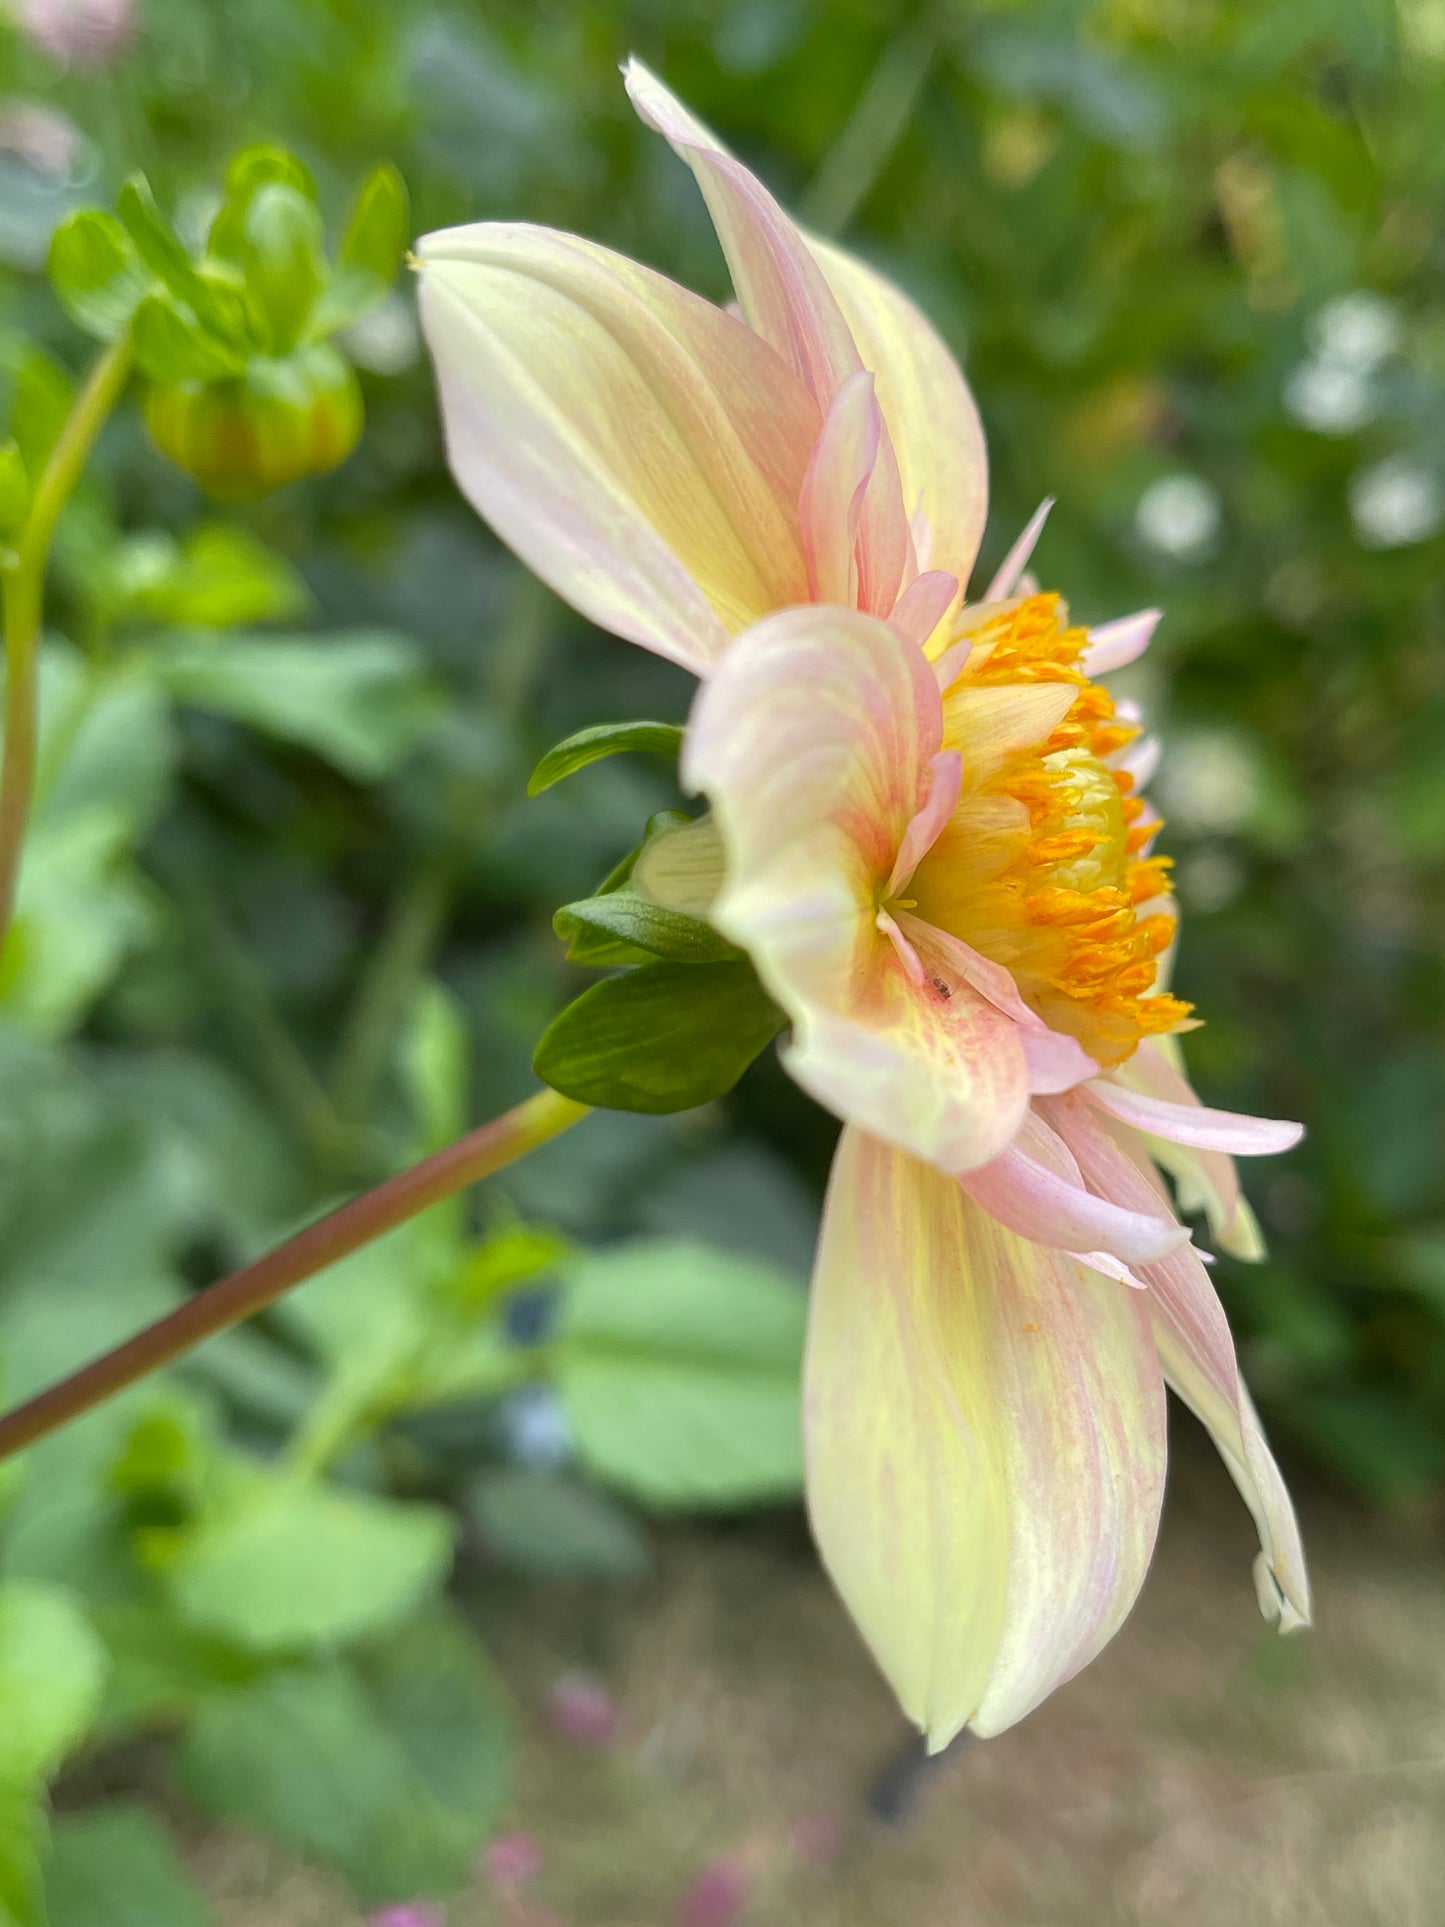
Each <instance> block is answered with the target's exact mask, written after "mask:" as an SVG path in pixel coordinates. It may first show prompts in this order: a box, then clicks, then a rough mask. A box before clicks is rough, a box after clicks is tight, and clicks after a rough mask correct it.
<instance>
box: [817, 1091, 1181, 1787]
mask: <svg viewBox="0 0 1445 1927" xmlns="http://www.w3.org/2000/svg"><path fill="white" fill-rule="evenodd" d="M1163 1404H1164V1401H1163V1385H1162V1380H1161V1377H1160V1373H1159V1367H1158V1362H1157V1359H1156V1357H1155V1355H1154V1350H1153V1345H1152V1342H1151V1340H1150V1338H1149V1327H1148V1323H1147V1319H1146V1316H1145V1312H1144V1309H1143V1302H1142V1297H1141V1295H1140V1294H1138V1293H1135V1292H1129V1291H1120V1290H1119V1289H1118V1287H1117V1285H1116V1284H1114V1283H1113V1282H1112V1281H1109V1280H1105V1279H1102V1278H1100V1277H1098V1276H1097V1275H1096V1274H1095V1273H1094V1272H1093V1271H1091V1270H1089V1269H1087V1268H1086V1267H1085V1266H1084V1265H1082V1264H1081V1263H1080V1262H1079V1261H1077V1260H1074V1259H1070V1258H1066V1257H1064V1256H1063V1255H1062V1254H1060V1253H1057V1252H1052V1251H1048V1250H1046V1249H1045V1248H1044V1247H1042V1246H1040V1245H1036V1244H1031V1243H1029V1242H1027V1241H1026V1240H1024V1239H1021V1238H1017V1237H1015V1236H1013V1234H1011V1233H1010V1232H1008V1231H1005V1230H1004V1229H1003V1228H1002V1227H1001V1226H999V1225H998V1224H996V1223H995V1222H994V1221H993V1220H992V1219H990V1218H989V1217H987V1216H986V1215H985V1214H984V1213H983V1212H981V1211H979V1210H977V1209H976V1207H974V1206H973V1205H972V1204H971V1203H970V1201H969V1200H968V1199H967V1198H966V1197H965V1196H964V1194H963V1192H962V1191H961V1190H960V1188H959V1187H958V1186H957V1185H956V1184H952V1183H950V1182H949V1181H948V1180H947V1179H946V1178H943V1177H940V1176H939V1175H938V1174H937V1173H936V1172H934V1171H932V1170H930V1169H929V1168H928V1167H927V1166H925V1165H923V1164H920V1163H919V1162H918V1161H917V1160H915V1159H912V1158H909V1157H906V1156H904V1155H903V1154H901V1153H900V1152H898V1151H896V1150H893V1149H891V1148H889V1147H888V1146H885V1145H883V1144H880V1143H878V1142H877V1141H875V1140H873V1139H870V1138H868V1137H866V1136H864V1135H863V1133H861V1132H859V1131H856V1130H852V1129H849V1130H846V1131H845V1132H844V1133H843V1138H842V1141H841V1143H840V1146H839V1150H838V1156H837V1159H836V1161H835V1164H834V1168H833V1176H832V1179H831V1182H830V1185H829V1191H828V1202H827V1205H826V1207H825V1211H824V1220H823V1230H822V1236H821V1239H820V1243H819V1251H818V1260H817V1268H816V1271H815V1275H814V1282H813V1297H812V1307H811V1314H810V1322H809V1334H808V1349H807V1357H806V1362H805V1366H804V1391H803V1405H804V1433H805V1439H806V1445H807V1468H808V1479H807V1485H808V1506H809V1511H810V1514H811V1517H812V1522H813V1529H814V1532H815V1534H816V1536H817V1540H818V1544H819V1547H820V1550H821V1552H822V1556H823V1560H824V1563H825V1565H826V1566H827V1568H828V1570H829V1572H830V1573H831V1575H832V1577H833V1580H834V1582H835V1584H836V1585H837V1587H838V1589H839V1591H840V1593H841V1594H842V1596H843V1599H844V1602H845V1603H846V1605H847V1606H848V1608H849V1610H850V1611H851V1612H852V1614H853V1616H854V1618H855V1619H856V1620H857V1622H858V1625H859V1627H860V1629H861V1631H862V1633H863V1636H864V1638H865V1639H866V1640H867V1642H868V1644H869V1646H870V1647H871V1648H872V1651H873V1654H874V1657H875V1658H876V1659H877V1661H878V1664H879V1666H880V1667H881V1668H882V1670H883V1672H884V1673H885V1674H886V1676H887V1678H888V1680H889V1682H890V1683H891V1685H892V1686H893V1689H894V1691H895V1692H896V1693H897V1695H898V1697H899V1699H900V1701H901V1702H902V1705H903V1708H904V1711H905V1712H906V1713H907V1714H908V1715H909V1717H910V1718H911V1719H913V1720H915V1721H916V1722H917V1724H918V1725H919V1726H920V1727H921V1728H922V1729H923V1730H924V1732H925V1733H926V1735H927V1736H928V1742H929V1745H930V1747H931V1748H934V1749H936V1748H939V1747H941V1746H944V1745H946V1744H947V1743H948V1741H949V1740H950V1739H951V1738H952V1737H953V1736H954V1735H955V1734H956V1733H957V1732H958V1731H959V1730H960V1729H961V1728H962V1727H964V1726H965V1725H971V1726H973V1728H974V1729H975V1730H976V1731H978V1732H979V1733H984V1734H989V1733H997V1732H1000V1731H1002V1730H1003V1729H1004V1728H1005V1727H1007V1726H1010V1725H1012V1724H1013V1723H1014V1722H1015V1721H1016V1720H1018V1719H1021V1718H1022V1717H1023V1715H1024V1714H1025V1713H1027V1712H1028V1711H1029V1710H1030V1709H1031V1708H1032V1707H1034V1706H1036V1705H1037V1704H1038V1702H1039V1701H1040V1700H1041V1699H1043V1698H1044V1697H1045V1696H1046V1695H1047V1694H1048V1693H1049V1692H1051V1691H1052V1690H1053V1689H1054V1687H1056V1686H1058V1685H1060V1684H1061V1683H1062V1682H1063V1681H1064V1680H1066V1679H1069V1678H1070V1677H1072V1675H1073V1674H1074V1673H1076V1672H1077V1671H1078V1670H1079V1668H1080V1667H1081V1666H1083V1665H1085V1664H1086V1663H1087V1662H1088V1661H1089V1660H1090V1659H1091V1658H1092V1657H1093V1656H1094V1654H1095V1653H1097V1652H1098V1651H1099V1649H1100V1647H1102V1646H1103V1645H1104V1644H1105V1642H1106V1641H1107V1640H1108V1639H1109V1638H1110V1637H1111V1636H1112V1635H1113V1633H1114V1632H1115V1631H1116V1630H1117V1628H1118V1626H1119V1625H1120V1623H1121V1621H1122V1620H1123V1618H1124V1616H1125V1614H1126V1613H1127V1612H1128V1610H1129V1607H1130V1605H1131V1604H1132V1603H1133V1600H1134V1597H1135V1595H1136V1593H1137V1592H1138V1589H1139V1585H1140V1582H1141V1581H1142V1579H1143V1576H1144V1571H1145V1568H1146V1566H1147V1565H1148V1561H1149V1555H1150V1551H1151V1549H1152V1546H1153V1542H1154V1533H1155V1529H1156V1525H1157V1520H1158V1514H1159V1502H1160V1497H1161V1493H1162V1488H1163V1476H1164V1413H1163Z"/></svg>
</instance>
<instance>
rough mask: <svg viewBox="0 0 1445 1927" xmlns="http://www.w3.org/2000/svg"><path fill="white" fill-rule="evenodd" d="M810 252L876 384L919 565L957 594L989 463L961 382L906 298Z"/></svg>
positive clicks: (835, 252)
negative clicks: (939, 572) (946, 580)
mask: <svg viewBox="0 0 1445 1927" xmlns="http://www.w3.org/2000/svg"><path fill="white" fill-rule="evenodd" d="M810 245H811V247H812V249H813V252H814V254H815V255H816V256H817V258H818V260H819V261H820V262H821V263H822V267H823V272H824V273H825V274H826V275H827V277H828V284H829V286H830V287H831V288H832V290H833V293H834V295H835V296H836V297H837V300H838V304H839V306H840V307H841V308H842V310H843V315H844V318H845V319H846V321H847V323H848V326H849V328H850V329H851V331H852V334H853V339H854V341H855V342H856V343H857V345H858V350H859V353H860V354H861V355H862V357H863V365H864V367H865V368H871V369H872V371H873V373H874V375H875V376H876V378H877V382H878V400H879V404H880V406H881V407H882V409H883V419H884V420H885V421H886V422H887V424H888V427H889V431H890V433H891V436H892V440H893V447H894V449H895V450H896V451H897V456H898V467H899V472H900V476H901V480H902V489H903V500H904V501H905V502H906V503H907V504H908V505H909V507H910V509H911V510H912V511H913V514H912V521H913V525H914V530H915V537H914V539H915V543H916V544H917V549H918V554H919V560H920V566H921V567H923V568H933V569H944V570H946V571H947V572H948V573H949V574H950V575H952V576H955V577H956V578H957V580H958V582H959V585H960V586H962V585H963V584H965V583H966V582H967V581H968V578H969V576H970V574H971V573H972V570H973V565H974V562H975V560H976V558H977V555H978V544H979V538H980V536H981V535H982V533H983V524H984V516H985V514H986V512H987V507H988V456H987V452H986V450H985V448H984V440H983V429H982V427H981V425H980V423H979V419H978V410H977V409H976V408H975V406H974V402H973V396H972V395H971V394H970V393H969V390H968V384H967V382H966V381H965V380H964V378H963V375H962V373H961V372H960V370H959V367H958V363H957V362H956V361H955V360H954V358H953V356H952V354H950V352H949V350H948V349H947V348H946V347H945V346H944V344H943V342H942V341H941V340H940V339H939V337H938V335H937V333H936V332H935V331H934V329H933V327H932V326H931V325H930V323H929V322H928V321H927V320H925V318H924V317H923V315H922V314H920V312H919V311H918V309H917V308H916V307H915V306H914V305H913V303H912V302H911V301H910V300H909V299H908V297H907V296H906V295H904V294H902V293H901V292H900V291H899V290H898V289H897V288H895V287H894V286H893V285H892V283H891V282H889V281H886V280H885V279H884V278H883V276H882V275H880V274H877V273H875V271H874V270H873V269H872V268H870V267H868V266H866V265H865V264H864V263H863V262H862V261H860V260H858V259H857V257H856V256H854V255H851V254H846V253H844V251H843V250H842V249H841V248H836V247H832V246H830V245H829V244H827V243H825V242H822V241H818V240H811V241H810ZM920 536H921V538H922V539H920Z"/></svg>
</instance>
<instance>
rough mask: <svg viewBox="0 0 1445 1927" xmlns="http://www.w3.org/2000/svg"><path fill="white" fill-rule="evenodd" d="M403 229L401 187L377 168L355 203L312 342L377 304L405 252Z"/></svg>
mask: <svg viewBox="0 0 1445 1927" xmlns="http://www.w3.org/2000/svg"><path fill="white" fill-rule="evenodd" d="M407 228H408V212H407V193H406V183H405V182H404V181H403V180H402V178H401V176H400V174H398V173H397V171H396V169H395V168H394V167H391V166H385V165H384V166H381V167H378V168H377V169H376V171H375V173H373V174H371V175H370V176H369V177H368V178H367V179H366V180H365V181H364V182H363V183H362V187H361V191H360V193H359V194H358V195H357V197H356V205H355V206H354V207H353V209H352V212H351V218H350V220H349V221H348V222H347V224H346V232H345V233H344V234H343V235H342V237H341V250H340V255H339V259H338V263H337V271H336V274H335V277H334V278H333V280H332V281H331V284H330V285H329V286H328V287H327V288H326V289H324V290H323V292H322V295H321V299H320V301H319V302H318V303H317V307H316V312H315V315H314V316H313V318H312V326H311V333H312V335H313V336H314V337H317V338H319V337H320V336H322V335H327V334H330V333H332V332H333V331H334V330H335V329H337V328H344V327H346V326H347V325H348V323H350V322H352V321H355V320H356V318H357V316H358V315H362V314H365V312H366V310H367V309H368V308H371V307H374V306H375V305H376V303H377V302H378V301H380V300H381V299H382V297H383V296H384V295H385V293H386V291H387V289H388V288H390V286H391V284H392V282H393V280H394V279H395V277H396V270H397V266H398V264H399V263H400V261H401V257H402V255H403V253H404V252H405V250H406V243H407Z"/></svg>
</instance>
